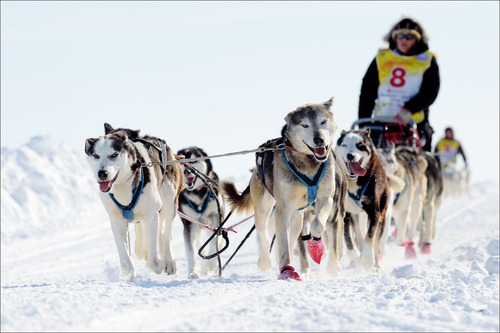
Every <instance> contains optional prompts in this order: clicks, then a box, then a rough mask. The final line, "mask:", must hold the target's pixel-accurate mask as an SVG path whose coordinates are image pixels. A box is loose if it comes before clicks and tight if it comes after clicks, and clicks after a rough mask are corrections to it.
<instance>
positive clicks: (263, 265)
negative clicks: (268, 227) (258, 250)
mask: <svg viewBox="0 0 500 333" xmlns="http://www.w3.org/2000/svg"><path fill="white" fill-rule="evenodd" d="M257 266H258V267H259V269H260V270H261V271H262V272H265V271H267V270H268V269H269V268H271V257H270V256H269V254H267V253H266V254H263V255H261V256H260V257H259V261H258V262H257Z"/></svg>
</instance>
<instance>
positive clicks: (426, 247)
mask: <svg viewBox="0 0 500 333" xmlns="http://www.w3.org/2000/svg"><path fill="white" fill-rule="evenodd" d="M420 252H422V253H424V254H431V253H432V251H431V243H427V242H425V243H423V244H422V246H421V247H420Z"/></svg>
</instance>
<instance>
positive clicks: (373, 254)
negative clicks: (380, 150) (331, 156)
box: [335, 128, 392, 271]
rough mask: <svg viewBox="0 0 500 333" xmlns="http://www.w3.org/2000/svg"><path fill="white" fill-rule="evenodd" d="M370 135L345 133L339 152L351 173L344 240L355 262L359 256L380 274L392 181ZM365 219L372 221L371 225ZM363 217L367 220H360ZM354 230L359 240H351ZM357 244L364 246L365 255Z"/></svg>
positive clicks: (336, 149) (344, 165)
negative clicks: (365, 228) (382, 243)
mask: <svg viewBox="0 0 500 333" xmlns="http://www.w3.org/2000/svg"><path fill="white" fill-rule="evenodd" d="M370 132H371V130H370V129H369V128H368V129H366V130H350V131H342V132H341V134H340V137H339V139H338V140H337V144H336V146H335V153H336V154H337V156H338V157H339V158H340V159H342V163H341V165H342V167H343V170H344V172H345V173H346V174H347V191H348V192H347V194H348V196H347V199H346V213H345V219H344V238H345V242H346V246H347V249H348V253H349V256H350V257H351V259H357V258H358V257H359V259H360V261H361V264H362V265H363V267H364V268H365V269H368V270H371V269H374V270H376V271H380V270H382V267H381V265H380V256H379V254H381V240H382V236H383V234H384V229H385V228H386V219H387V218H390V216H387V208H388V205H389V198H390V181H389V180H390V179H391V177H390V176H389V178H388V176H387V174H386V172H385V170H384V167H383V166H382V164H381V162H380V160H379V158H378V155H377V153H376V148H375V145H374V144H373V141H372V140H371V139H370ZM391 182H392V180H391ZM364 214H366V215H364ZM365 216H366V217H367V218H368V224H367V225H366V223H365ZM360 217H361V218H363V221H360ZM365 225H366V227H367V230H366V232H365V230H364V227H365ZM351 228H352V229H353V230H354V233H355V236H356V239H357V241H354V240H353V239H352V237H351ZM362 228H363V230H362ZM384 241H385V240H384ZM357 243H359V245H360V247H361V254H360V253H359V250H358V246H357Z"/></svg>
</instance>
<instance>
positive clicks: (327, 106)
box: [323, 96, 333, 110]
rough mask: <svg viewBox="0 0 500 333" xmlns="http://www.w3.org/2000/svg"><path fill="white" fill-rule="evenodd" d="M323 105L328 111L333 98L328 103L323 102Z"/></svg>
mask: <svg viewBox="0 0 500 333" xmlns="http://www.w3.org/2000/svg"><path fill="white" fill-rule="evenodd" d="M323 105H324V106H325V108H327V109H328V110H330V109H331V107H332V105H333V96H332V98H330V99H329V100H328V101H326V102H324V103H323Z"/></svg>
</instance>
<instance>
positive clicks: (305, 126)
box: [300, 124, 309, 128]
mask: <svg viewBox="0 0 500 333" xmlns="http://www.w3.org/2000/svg"><path fill="white" fill-rule="evenodd" d="M300 126H302V127H304V128H308V127H309V125H307V124H300Z"/></svg>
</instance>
